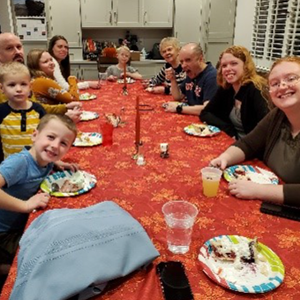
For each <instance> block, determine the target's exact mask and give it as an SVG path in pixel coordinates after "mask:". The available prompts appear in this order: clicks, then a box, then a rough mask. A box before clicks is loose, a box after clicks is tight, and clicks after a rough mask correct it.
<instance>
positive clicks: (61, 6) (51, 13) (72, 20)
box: [45, 0, 82, 51]
mask: <svg viewBox="0 0 300 300" xmlns="http://www.w3.org/2000/svg"><path fill="white" fill-rule="evenodd" d="M45 7H46V16H47V27H48V28H47V29H48V38H49V39H50V38H51V37H52V36H54V35H62V36H64V37H65V38H66V39H67V40H68V44H69V47H75V48H76V47H82V39H81V22H80V2H79V0H64V1H61V0H48V1H45ZM80 51H81V50H80Z"/></svg>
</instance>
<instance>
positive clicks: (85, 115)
mask: <svg viewBox="0 0 300 300" xmlns="http://www.w3.org/2000/svg"><path fill="white" fill-rule="evenodd" d="M97 118H99V115H98V113H96V112H93V111H83V112H82V113H81V115H80V121H89V120H94V119H97Z"/></svg>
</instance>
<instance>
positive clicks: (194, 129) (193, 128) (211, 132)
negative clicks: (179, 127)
mask: <svg viewBox="0 0 300 300" xmlns="http://www.w3.org/2000/svg"><path fill="white" fill-rule="evenodd" d="M183 130H184V132H185V133H187V134H189V135H193V136H197V137H213V136H216V135H217V134H219V133H220V132H221V130H220V129H219V128H218V127H216V126H211V125H206V124H197V123H192V124H190V125H188V126H186V127H184V129H183Z"/></svg>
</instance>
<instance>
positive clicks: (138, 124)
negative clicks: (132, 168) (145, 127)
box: [133, 96, 145, 165]
mask: <svg viewBox="0 0 300 300" xmlns="http://www.w3.org/2000/svg"><path fill="white" fill-rule="evenodd" d="M135 110H136V117H135V154H134V155H133V159H135V160H136V163H137V164H138V165H144V164H145V158H144V154H143V153H142V151H141V146H142V142H141V116H140V98H139V96H137V97H136V105H135Z"/></svg>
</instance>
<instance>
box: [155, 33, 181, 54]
mask: <svg viewBox="0 0 300 300" xmlns="http://www.w3.org/2000/svg"><path fill="white" fill-rule="evenodd" d="M166 46H172V47H173V48H174V49H176V50H177V51H178V52H179V50H180V48H181V46H180V42H179V40H178V39H177V38H175V37H165V38H163V39H162V40H161V41H160V43H159V52H160V54H161V52H162V48H163V47H166Z"/></svg>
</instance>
